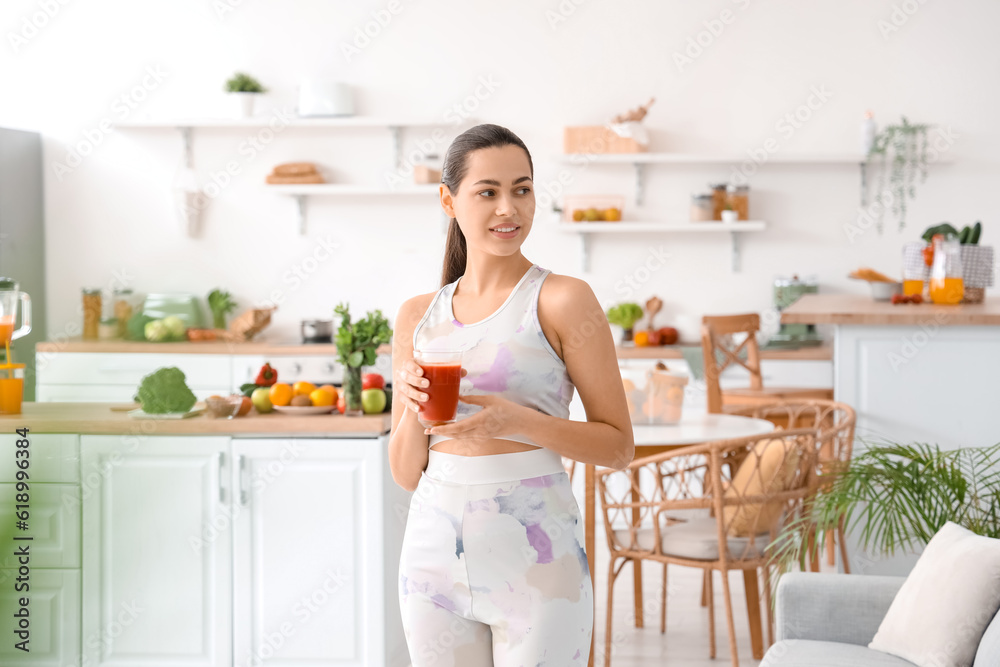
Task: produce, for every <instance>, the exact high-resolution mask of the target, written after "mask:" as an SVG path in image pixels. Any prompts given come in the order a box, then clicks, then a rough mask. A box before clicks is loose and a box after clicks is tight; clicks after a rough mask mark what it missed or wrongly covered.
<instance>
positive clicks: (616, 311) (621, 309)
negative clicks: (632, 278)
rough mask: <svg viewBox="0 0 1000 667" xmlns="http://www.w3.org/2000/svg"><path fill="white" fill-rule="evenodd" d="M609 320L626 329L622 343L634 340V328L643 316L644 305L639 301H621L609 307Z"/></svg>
mask: <svg viewBox="0 0 1000 667" xmlns="http://www.w3.org/2000/svg"><path fill="white" fill-rule="evenodd" d="M607 315H608V322H610V323H611V324H614V325H616V326H619V327H621V328H622V329H623V330H624V331H625V335H624V337H623V338H622V343H623V344H625V343H631V342H632V328H633V327H634V326H635V323H636V322H638V321H639V320H640V319H641V318H642V306H640V305H639V304H637V303H620V304H618V305H617V306H612V307H611V308H608V312H607Z"/></svg>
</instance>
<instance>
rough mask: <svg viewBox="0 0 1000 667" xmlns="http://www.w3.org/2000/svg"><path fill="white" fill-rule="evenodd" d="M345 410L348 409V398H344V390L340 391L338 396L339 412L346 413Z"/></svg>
mask: <svg viewBox="0 0 1000 667" xmlns="http://www.w3.org/2000/svg"><path fill="white" fill-rule="evenodd" d="M345 410H347V399H345V398H344V392H340V395H339V396H338V397H337V412H339V413H340V414H344V411H345Z"/></svg>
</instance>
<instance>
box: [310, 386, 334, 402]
mask: <svg viewBox="0 0 1000 667" xmlns="http://www.w3.org/2000/svg"><path fill="white" fill-rule="evenodd" d="M309 400H310V401H312V404H313V405H318V406H322V407H327V406H330V405H333V401H334V394H333V393H332V392H330V391H328V390H326V389H323V388H320V389H314V390H313V391H311V392H310V393H309Z"/></svg>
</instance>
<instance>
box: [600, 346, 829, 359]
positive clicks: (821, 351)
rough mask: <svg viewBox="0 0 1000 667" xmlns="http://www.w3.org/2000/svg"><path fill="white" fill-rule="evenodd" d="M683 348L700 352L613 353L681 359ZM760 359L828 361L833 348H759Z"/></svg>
mask: <svg viewBox="0 0 1000 667" xmlns="http://www.w3.org/2000/svg"><path fill="white" fill-rule="evenodd" d="M684 348H695V349H698V350H701V345H700V344H698V345H694V344H692V345H659V346H647V347H621V346H619V347H617V348H615V352H616V353H617V354H618V358H619V359H683V358H684V355H683V353H682V352H681V351H682V350H683V349H684ZM760 358H761V359H787V360H800V361H829V360H830V359H832V358H833V347H831V346H830V345H814V346H811V347H808V346H807V347H799V348H794V349H791V348H789V349H773V350H769V349H766V348H761V350H760Z"/></svg>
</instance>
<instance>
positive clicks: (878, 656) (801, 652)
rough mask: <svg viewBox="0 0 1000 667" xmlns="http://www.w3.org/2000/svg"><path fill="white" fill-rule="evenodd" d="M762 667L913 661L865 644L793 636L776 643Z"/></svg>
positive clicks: (891, 666) (858, 666)
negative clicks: (819, 640) (813, 639)
mask: <svg viewBox="0 0 1000 667" xmlns="http://www.w3.org/2000/svg"><path fill="white" fill-rule="evenodd" d="M760 667H913V663H912V662H909V661H907V660H903V659H902V658H897V657H896V656H894V655H889V654H888V653H880V652H879V651H873V650H871V649H870V648H865V647H864V646H856V645H854V644H838V643H836V642H817V641H810V640H808V639H793V640H790V641H780V642H777V643H775V644H774V646H772V647H771V649H770V650H769V651H768V652H767V654H765V655H764V659H763V660H762V661H761V663H760Z"/></svg>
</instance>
